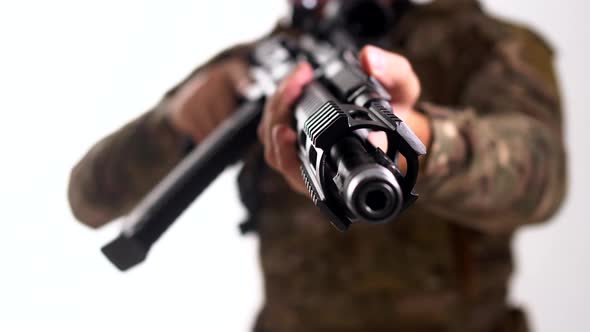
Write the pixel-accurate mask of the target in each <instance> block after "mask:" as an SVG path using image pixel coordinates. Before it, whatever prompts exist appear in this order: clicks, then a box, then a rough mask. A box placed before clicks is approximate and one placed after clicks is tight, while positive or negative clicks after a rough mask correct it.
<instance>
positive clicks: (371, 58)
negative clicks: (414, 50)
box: [360, 46, 420, 106]
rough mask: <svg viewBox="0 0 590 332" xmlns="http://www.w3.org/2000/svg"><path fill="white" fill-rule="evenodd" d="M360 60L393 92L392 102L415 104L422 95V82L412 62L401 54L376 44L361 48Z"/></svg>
mask: <svg viewBox="0 0 590 332" xmlns="http://www.w3.org/2000/svg"><path fill="white" fill-rule="evenodd" d="M360 62H361V65H362V67H363V69H364V70H365V72H367V74H369V75H371V76H373V77H375V78H376V79H377V80H378V81H379V82H381V84H383V86H384V87H385V89H387V91H388V92H389V93H390V94H391V98H392V103H395V104H403V105H408V106H413V105H414V104H415V103H416V100H418V97H419V96H420V82H419V80H418V77H417V76H416V74H415V73H414V70H413V69H412V66H411V64H410V62H409V61H408V60H407V59H406V58H404V57H403V56H401V55H399V54H395V53H392V52H388V51H385V50H383V49H381V48H378V47H375V46H365V47H364V48H363V49H362V50H361V54H360Z"/></svg>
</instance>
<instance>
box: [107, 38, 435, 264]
mask: <svg viewBox="0 0 590 332" xmlns="http://www.w3.org/2000/svg"><path fill="white" fill-rule="evenodd" d="M333 36H335V38H331V39H326V38H322V39H316V38H314V37H312V36H311V35H302V36H301V37H287V36H276V37H271V38H269V39H266V40H263V41H262V42H260V43H258V44H257V45H256V46H255V47H254V49H253V51H252V52H251V56H250V60H251V76H252V79H253V84H252V86H251V88H250V89H248V93H246V96H244V99H245V100H244V102H243V103H242V105H241V107H240V108H239V109H238V110H237V111H236V112H235V114H234V115H233V116H232V117H230V118H229V119H228V120H226V121H225V122H224V123H222V125H221V126H220V127H219V128H217V129H216V130H215V131H214V132H213V133H212V134H211V135H210V136H209V137H207V138H206V139H205V140H204V141H203V142H202V143H201V144H199V145H198V146H197V147H196V148H195V149H194V150H193V151H191V152H190V153H189V154H188V155H187V156H186V157H185V159H184V160H183V161H182V162H181V163H180V164H179V165H178V166H176V167H175V168H174V169H173V170H172V171H171V172H170V173H169V174H168V175H167V176H166V177H165V178H164V179H163V180H162V181H161V182H160V183H159V184H158V185H157V186H156V187H155V188H154V189H153V190H152V191H151V192H150V193H149V194H148V195H147V196H146V197H145V198H144V199H143V200H142V201H141V202H140V204H139V205H138V206H137V207H136V208H135V209H134V210H133V211H132V213H131V214H130V215H129V216H128V217H127V219H126V220H125V221H124V227H123V231H122V232H121V234H120V236H119V237H117V238H116V239H115V240H113V241H112V242H110V243H109V244H107V245H105V246H104V247H103V248H102V251H103V253H104V254H105V255H106V256H107V257H108V258H109V260H110V261H111V262H112V263H113V264H114V265H115V266H117V267H118V268H119V269H120V270H127V269H129V268H131V267H133V266H135V265H137V264H139V263H140V262H142V261H143V260H144V259H145V257H146V255H147V253H148V251H149V250H150V248H151V246H152V245H153V244H154V243H155V242H156V241H157V240H158V238H159V237H160V236H161V235H162V234H163V233H164V232H165V231H166V230H167V229H168V227H169V226H170V225H172V223H173V222H174V221H175V220H176V218H177V217H178V216H179V215H180V214H182V212H183V211H184V210H185V209H186V208H187V207H188V206H189V205H190V204H191V203H192V202H193V201H194V200H195V199H196V198H197V197H198V196H199V195H200V194H201V193H202V192H203V190H205V189H206V188H207V187H208V186H209V185H210V183H211V182H212V181H213V180H214V179H215V178H216V177H217V176H218V175H219V174H220V173H221V172H222V171H223V170H224V169H225V168H226V167H227V166H228V165H230V164H232V163H234V162H236V161H238V160H239V158H240V156H241V154H242V153H243V151H244V150H245V149H247V148H248V147H249V146H251V145H252V144H255V143H256V127H257V125H258V123H259V121H260V118H261V114H262V109H263V106H264V102H265V100H266V98H267V97H269V96H270V95H272V94H273V93H274V91H275V89H276V87H277V85H278V84H279V82H280V81H282V80H283V79H284V78H285V77H286V75H287V74H288V73H289V72H290V71H291V70H292V69H293V68H295V66H296V65H297V63H299V62H300V61H307V62H309V63H310V64H311V65H312V67H313V69H314V80H313V81H312V82H311V83H310V84H309V85H308V86H307V87H306V88H305V89H304V92H303V94H302V96H301V97H300V99H299V100H298V101H297V103H296V104H295V106H294V114H295V119H294V120H295V121H294V123H295V127H296V129H297V133H298V151H299V159H300V160H301V163H302V166H301V170H302V176H303V178H304V181H305V183H306V185H307V187H308V189H309V192H310V195H311V198H312V200H313V202H314V203H315V204H316V205H317V206H318V207H319V208H320V209H321V210H322V211H323V212H324V214H325V215H326V216H327V217H328V219H329V220H330V222H331V223H332V224H333V225H334V226H335V227H336V228H338V229H339V230H341V231H344V230H346V229H347V228H348V227H349V226H350V225H351V224H352V223H355V222H369V223H384V222H390V221H392V220H394V219H395V217H396V216H397V215H398V214H399V213H400V212H401V211H403V209H405V208H406V207H407V206H409V205H410V204H411V203H412V202H414V201H415V199H416V198H417V195H416V194H415V193H414V191H413V188H414V185H415V183H416V178H417V175H418V168H419V161H418V157H419V156H420V155H423V154H425V153H426V150H425V147H424V145H423V144H422V143H421V142H420V140H419V139H418V138H417V137H416V136H415V135H414V134H413V133H412V131H411V130H410V129H409V127H408V126H407V125H406V124H405V123H404V122H403V121H401V120H400V119H399V118H398V117H397V116H395V114H394V112H393V110H392V108H391V104H390V96H389V95H388V93H387V92H386V91H385V90H384V88H383V87H382V86H381V84H380V83H379V82H377V81H376V80H375V79H374V78H372V77H369V76H368V75H366V74H365V73H364V72H363V71H362V69H361V66H360V64H359V62H358V60H357V59H356V49H355V48H354V47H353V46H352V45H351V44H350V43H348V40H347V38H345V37H343V35H339V34H334V35H333ZM369 131H383V132H385V133H386V135H387V139H388V151H386V152H384V151H381V150H380V149H379V148H376V147H374V146H373V145H372V144H371V143H370V142H369V141H368V139H367V136H368V133H369ZM399 155H402V156H403V157H404V158H405V159H406V162H407V170H406V171H405V173H402V172H401V171H400V170H399V169H398V167H397V159H398V157H399Z"/></svg>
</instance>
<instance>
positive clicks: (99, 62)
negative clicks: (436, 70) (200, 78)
mask: <svg viewBox="0 0 590 332" xmlns="http://www.w3.org/2000/svg"><path fill="white" fill-rule="evenodd" d="M485 3H486V5H487V7H488V8H490V10H492V11H493V12H495V13H499V14H501V15H502V16H505V17H510V18H511V19H518V20H520V21H522V22H527V23H529V24H532V25H534V26H535V27H536V28H537V29H538V30H540V31H542V32H543V34H545V35H546V36H547V37H548V39H549V40H550V41H551V42H552V43H553V44H554V45H556V48H557V51H558V60H559V61H558V63H557V64H558V68H559V71H560V74H561V78H562V85H563V90H564V96H565V105H566V109H567V127H568V131H567V133H568V142H569V151H570V192H569V197H568V200H567V202H566V204H565V205H564V208H563V209H562V211H561V213H560V214H559V216H558V217H556V218H555V219H554V220H553V221H552V222H551V223H550V224H548V225H545V226H542V227H537V228H529V229H527V230H525V231H523V232H521V233H520V235H519V237H518V241H517V243H516V252H517V257H518V264H519V268H518V274H517V275H516V278H515V279H514V283H513V299H514V301H516V302H518V303H523V304H526V306H527V307H528V308H529V310H530V312H531V317H532V319H533V320H534V323H533V325H534V327H535V328H536V330H537V331H543V332H553V331H569V332H583V331H588V330H589V327H588V326H590V319H589V316H590V309H589V308H590V305H589V304H588V301H589V300H590V286H589V281H590V264H589V261H588V255H587V254H586V252H587V251H588V250H589V249H590V244H588V243H589V242H588V240H587V239H588V237H589V236H590V232H589V231H590V226H589V224H588V217H589V215H590V213H589V212H588V209H589V205H588V203H587V199H586V198H587V197H586V194H587V193H588V191H587V188H586V187H587V186H588V185H590V181H589V175H588V173H589V172H590V158H588V155H587V153H588V150H587V146H588V144H589V143H590V140H589V138H590V137H589V136H588V134H587V133H588V129H587V126H588V123H589V122H590V117H589V116H588V112H589V106H590V102H589V101H588V100H589V98H590V96H589V94H588V91H587V88H588V75H589V74H590V73H589V71H588V65H587V61H589V59H590V52H589V47H588V33H589V32H590V31H589V24H588V21H589V20H590V19H589V18H588V16H587V15H588V12H589V9H590V8H589V6H588V4H587V2H586V1H583V0H579V1H576V0H571V1H565V0H564V1H560V2H558V1H543V2H541V1H539V0H519V1H511V0H489V1H485ZM285 10H286V5H285V2H284V1H282V0H264V1H262V0H257V1H243V0H242V1H240V0H216V1H197V0H190V1H175V2H173V1H147V0H143V1H139V0H126V1H115V0H103V1H88V0H86V1H80V0H78V1H73V0H70V1H68V0H54V1H42V0H19V1H7V0H0V112H1V114H2V117H1V118H0V156H2V157H1V163H0V170H1V171H0V218H1V220H2V221H1V227H0V331H10V332H13V331H79V330H81V331H136V330H142V331H199V330H201V331H247V330H248V328H249V327H250V325H251V324H252V320H253V317H254V315H255V313H256V310H257V307H258V305H259V304H260V302H261V283H260V277H259V272H258V263H257V258H256V250H257V243H256V239H255V238H254V237H252V236H250V237H246V238H244V237H240V236H238V232H237V229H236V225H237V224H238V221H240V220H241V218H243V217H244V211H243V209H242V208H241V207H240V205H239V204H238V201H237V195H236V192H235V190H234V189H235V184H234V177H235V173H236V170H235V169H233V170H231V171H229V172H227V173H226V174H225V175H223V176H222V177H221V178H220V179H218V180H217V181H216V182H215V184H214V186H213V187H211V188H210V189H209V190H208V191H207V192H206V194H205V195H204V196H202V198H201V199H200V200H199V201H198V202H197V203H196V204H194V205H193V206H192V207H191V208H190V210H189V211H188V212H187V213H186V214H185V215H184V217H183V218H182V220H181V221H180V222H178V223H177V224H176V225H175V226H174V227H173V228H172V229H171V230H170V231H169V232H168V233H167V234H166V236H165V237H164V238H163V239H162V240H161V241H160V242H159V243H158V244H157V246H156V247H155V248H154V250H153V252H152V253H151V255H150V257H149V259H148V261H147V263H145V264H143V265H141V266H140V267H138V268H136V269H134V270H133V271H131V272H129V273H126V274H121V273H119V272H118V271H116V270H115V269H114V268H113V267H112V266H111V265H110V264H109V263H108V262H107V261H106V260H105V259H104V258H103V257H102V256H101V254H100V253H99V251H98V249H99V247H100V246H101V245H102V244H104V243H105V242H106V241H107V240H110V239H111V238H112V237H114V236H115V235H116V234H117V232H118V228H117V226H116V225H113V226H110V227H107V228H105V229H103V230H101V231H98V232H95V231H90V230H88V229H86V228H84V227H82V226H80V225H79V224H77V223H76V222H75V221H74V219H73V218H72V216H71V214H70V212H69V209H68V205H67V202H66V185H67V178H68V173H69V169H70V168H71V166H72V165H73V164H74V163H75V162H76V161H77V160H78V159H79V158H80V156H81V155H82V153H83V152H85V150H86V149H87V148H88V147H89V146H90V145H91V144H92V143H93V142H95V141H96V140H98V139H99V138H100V137H101V136H102V135H104V134H106V133H108V132H110V131H112V130H114V129H116V128H117V127H118V126H120V125H121V124H123V123H124V122H126V121H128V120H129V119H131V118H132V117H134V116H136V115H138V114H139V113H141V112H142V111H143V110H145V109H147V108H148V107H149V106H151V105H153V104H154V103H155V102H156V101H157V100H158V98H159V96H160V95H161V94H162V93H163V92H164V91H165V90H166V89H167V88H168V87H170V86H171V85H172V84H174V83H175V82H177V81H178V80H179V79H181V78H182V77H183V76H184V75H185V74H186V73H188V72H189V71H190V70H191V69H193V67H195V66H196V65H197V64H199V63H201V62H202V61H204V60H205V59H207V58H208V57H209V56H211V55H212V54H214V53H216V52H217V51H219V50H221V49H223V48H224V47H226V46H229V45H231V44H233V43H235V42H237V41H244V40H249V39H252V38H255V37H257V36H259V35H261V34H262V33H264V32H266V31H268V29H270V27H271V26H272V24H273V22H274V21H275V20H276V19H277V17H278V16H279V15H281V14H282V13H284V12H285Z"/></svg>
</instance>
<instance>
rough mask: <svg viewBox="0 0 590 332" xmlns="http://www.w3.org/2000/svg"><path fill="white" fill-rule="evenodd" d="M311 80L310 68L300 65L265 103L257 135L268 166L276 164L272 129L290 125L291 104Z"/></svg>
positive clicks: (307, 65) (306, 65)
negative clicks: (263, 149) (281, 125)
mask: <svg viewBox="0 0 590 332" xmlns="http://www.w3.org/2000/svg"><path fill="white" fill-rule="evenodd" d="M312 78H313V71H312V68H311V66H310V65H309V64H307V63H303V64H300V65H299V66H297V68H295V70H294V71H293V72H292V73H291V74H290V75H289V76H288V77H287V78H286V79H285V80H284V81H283V82H282V83H281V84H280V86H279V88H278V89H277V92H276V93H275V95H274V96H272V97H271V98H270V99H269V100H268V101H267V104H266V107H265V110H264V114H263V118H262V122H261V127H260V128H259V131H258V134H259V139H260V140H261V142H262V143H263V144H264V145H265V158H266V161H267V162H268V163H269V164H276V157H275V153H274V151H275V149H274V148H273V147H272V143H273V142H272V128H273V127H274V126H275V125H277V124H285V125H290V124H291V120H292V117H293V115H292V110H291V108H292V106H293V103H294V102H295V101H296V100H297V98H299V96H300V95H301V92H302V91H303V88H304V87H305V85H307V84H308V83H309V82H310V81H311V79H312Z"/></svg>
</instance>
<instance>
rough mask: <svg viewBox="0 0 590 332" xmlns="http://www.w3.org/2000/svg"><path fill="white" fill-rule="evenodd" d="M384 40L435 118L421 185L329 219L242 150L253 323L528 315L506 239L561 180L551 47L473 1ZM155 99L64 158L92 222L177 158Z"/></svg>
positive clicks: (327, 324) (415, 16)
mask: <svg viewBox="0 0 590 332" xmlns="http://www.w3.org/2000/svg"><path fill="white" fill-rule="evenodd" d="M390 38H391V39H390V41H391V50H392V51H395V52H398V53H401V54H402V55H404V56H406V57H408V59H409V60H410V62H411V63H412V64H413V66H414V69H415V71H416V73H417V74H418V76H419V78H420V81H421V83H422V91H423V92H422V95H421V99H420V103H419V106H418V108H419V109H420V110H421V111H422V112H424V113H426V114H428V115H429V118H430V121H431V126H432V129H433V141H432V145H431V148H430V151H429V153H428V156H427V158H426V160H425V166H424V169H423V172H422V174H421V175H420V178H419V183H418V192H419V193H420V195H421V197H420V199H419V200H418V202H417V203H416V204H415V205H414V206H413V207H412V208H410V209H409V210H408V211H406V212H405V213H404V214H403V215H402V216H401V217H400V218H399V219H398V220H397V221H396V222H395V223H391V224H387V225H378V226H376V225H360V224H359V225H354V226H353V227H352V229H351V230H350V231H348V232H345V233H340V232H337V231H336V230H335V229H333V228H332V227H331V226H330V225H329V223H328V222H327V221H326V220H324V217H323V216H322V215H320V213H319V211H318V210H317V209H316V208H315V206H313V204H312V203H311V201H310V200H309V198H307V197H303V196H301V195H298V194H295V193H293V192H291V191H290V190H289V189H288V187H287V185H286V184H285V182H284V181H283V179H282V178H281V177H280V176H279V175H278V174H276V173H274V172H273V171H271V170H270V169H269V168H267V167H265V166H264V163H263V161H262V155H261V153H260V149H259V148H255V149H253V151H251V153H250V154H249V155H248V156H247V158H246V163H245V167H244V169H243V171H242V173H241V176H240V181H239V183H240V190H241V192H242V194H243V196H245V198H246V199H245V202H246V203H247V205H250V207H251V210H252V213H253V218H254V219H255V220H256V222H257V231H258V234H259V238H260V258H261V265H262V271H263V276H264V281H265V294H264V299H265V304H264V306H263V308H262V311H261V312H260V314H259V317H258V320H257V323H256V327H255V330H256V331H259V332H289V331H409V332H412V331H464V332H465V331H482V332H483V331H490V332H491V331H524V330H525V329H526V327H525V322H524V319H523V318H522V317H521V316H520V315H519V314H518V312H517V311H514V310H511V309H510V306H509V304H508V303H507V287H508V283H509V279H510V276H511V273H512V269H513V264H512V257H511V249H510V245H511V239H512V236H513V233H514V231H515V230H516V228H517V227H518V226H521V225H524V224H531V223H538V222H542V221H545V220H547V219H548V218H549V217H550V216H551V215H552V214H553V213H555V211H556V210H557V209H558V207H559V205H560V203H561V201H562V200H563V197H564V192H565V182H566V180H565V169H566V168H565V152H564V146H563V133H562V114H561V107H560V100H559V95H558V87H557V83H556V78H555V75H554V72H553V66H552V51H551V49H550V48H549V47H548V46H547V45H546V43H545V42H544V41H543V40H542V39H540V38H539V37H538V36H537V35H536V34H534V33H533V32H531V31H530V30H528V29H526V28H524V27H521V26H518V25H514V24H508V23H506V22H502V21H499V20H497V19H494V18H491V17H490V16H488V15H486V14H485V13H484V12H483V11H482V10H481V8H480V6H479V4H478V3H477V2H475V1H473V0H437V1H435V2H433V3H431V4H428V5H421V6H414V7H412V8H410V9H409V10H408V12H407V13H406V14H405V15H404V16H403V17H402V18H401V20H400V21H399V22H398V24H397V26H396V27H395V29H393V32H392V33H391V37H390ZM243 53H244V52H243V50H240V49H239V50H238V51H235V50H234V51H230V52H225V53H224V54H222V55H221V56H220V57H218V59H219V58H224V57H227V56H232V55H237V56H240V54H243ZM181 84H182V83H181ZM174 91H175V90H172V91H171V92H170V93H169V94H168V96H169V95H171V94H173V93H174ZM164 100H166V98H164ZM162 105H165V103H162V104H160V105H159V106H158V107H156V108H155V109H154V110H152V111H150V112H148V113H146V114H145V115H143V116H141V117H140V118H138V119H137V120H135V121H133V122H132V123H130V124H128V125H127V126H125V127H124V128H122V129H121V130H119V131H117V132H116V133H114V134H112V135H110V136H108V137H107V138H105V139H104V140H103V141H101V142H99V143H98V144H97V145H96V146H95V147H93V148H92V149H91V150H90V151H89V153H88V154H87V155H86V156H85V157H84V158H83V159H82V161H81V162H80V163H79V164H78V165H77V166H76V167H75V168H74V170H73V172H72V180H71V184H70V193H69V195H70V201H71V204H72V207H73V209H74V212H75V213H76V214H77V216H78V217H79V218H80V219H84V218H85V219H86V220H88V223H90V224H93V225H96V226H97V225H100V224H102V223H104V222H105V221H106V220H109V219H113V218H114V217H116V216H119V215H121V214H123V213H125V212H127V211H128V210H129V209H130V207H132V206H133V204H135V203H136V202H137V200H138V199H139V198H140V197H141V196H142V194H143V193H145V192H146V191H147V190H148V189H149V188H150V187H151V186H153V184H154V183H155V182H156V181H157V180H158V179H159V178H161V177H162V176H163V175H164V174H165V173H166V172H167V171H168V170H169V169H170V167H172V165H174V164H175V163H176V162H177V161H178V160H179V159H180V158H181V157H182V149H181V145H182V144H181V142H182V138H181V137H179V135H178V134H176V133H175V132H174V130H172V129H171V127H170V126H169V125H168V124H167V123H166V121H164V119H163V116H162V114H163V112H162V109H161V108H162V107H163V106H162ZM140 144H141V145H142V146H143V147H142V148H139V147H138V145H140ZM122 152H124V153H122ZM154 160H165V162H154ZM244 194H245V195H244ZM251 197H256V202H255V203H256V204H253V203H252V199H251ZM277 197H280V199H277ZM89 204H92V205H93V206H94V207H97V208H94V209H92V211H90V212H88V211H85V209H84V208H83V207H84V206H87V205H89ZM253 205H255V206H253ZM76 211H77V212H76ZM82 215H84V216H82Z"/></svg>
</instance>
